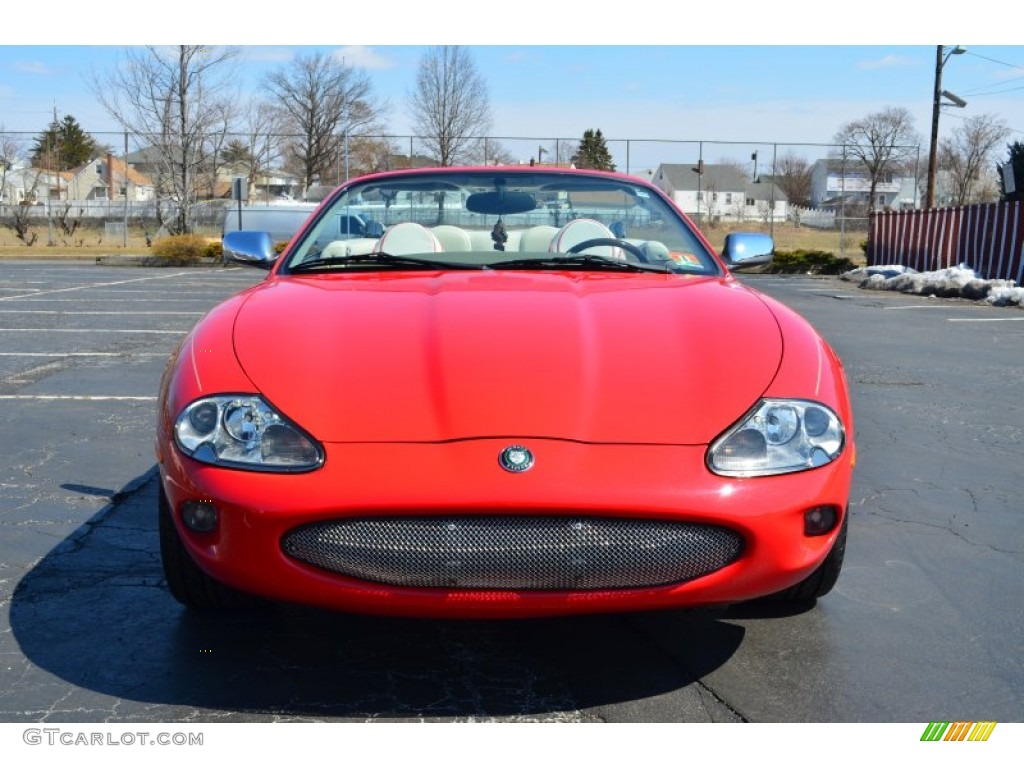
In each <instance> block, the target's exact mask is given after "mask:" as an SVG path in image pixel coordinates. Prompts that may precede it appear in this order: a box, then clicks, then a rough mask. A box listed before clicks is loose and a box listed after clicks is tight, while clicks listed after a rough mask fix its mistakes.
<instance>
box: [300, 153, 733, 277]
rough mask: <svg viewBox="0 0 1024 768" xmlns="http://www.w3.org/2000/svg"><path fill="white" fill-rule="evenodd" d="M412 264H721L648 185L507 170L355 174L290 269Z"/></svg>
mask: <svg viewBox="0 0 1024 768" xmlns="http://www.w3.org/2000/svg"><path fill="white" fill-rule="evenodd" d="M413 268H423V269H438V268H440V269H448V268H459V269H587V270H591V269H593V270H609V269H611V270H621V271H643V272H674V273H684V274H718V273H719V272H720V268H719V266H718V264H717V262H716V261H715V260H714V258H713V257H712V256H711V254H710V253H709V252H708V250H707V247H706V246H705V245H704V244H703V242H702V241H701V239H700V238H699V236H697V235H696V234H695V232H694V231H693V230H692V229H691V227H690V225H689V224H688V222H686V221H685V220H684V219H683V218H682V217H681V216H680V215H679V213H677V212H676V211H675V209H673V208H672V207H671V206H670V205H669V204H668V203H667V202H666V201H665V200H664V199H663V198H662V197H661V196H660V195H659V194H658V193H657V192H656V191H655V190H654V189H653V188H651V187H649V186H648V185H646V184H643V183H637V182H633V181H630V180H629V179H627V178H625V177H619V176H610V175H604V174H596V173H593V174H591V173H578V172H572V171H558V170H554V169H552V170H535V169H530V170H528V171H527V170H523V171H516V170H509V169H501V168H493V169H492V168H481V169H479V170H456V171H451V170H437V171H428V172H410V173H389V174H381V175H377V176H367V177H365V178H364V179H360V180H357V181H355V182H354V183H352V184H350V185H349V186H348V187H346V188H345V189H344V190H342V191H341V192H340V193H339V194H338V195H337V196H336V197H335V199H334V200H333V201H332V202H331V203H330V205H329V206H328V207H326V208H324V209H323V210H322V211H321V212H320V213H319V214H318V216H317V217H316V219H315V221H314V222H313V225H312V227H311V228H310V229H308V230H307V231H306V232H305V234H304V235H303V236H302V238H301V239H300V240H299V241H298V242H297V243H296V244H295V245H294V247H293V248H292V249H290V252H289V253H288V256H287V259H286V262H285V264H284V265H283V267H282V270H281V271H282V272H283V273H288V272H292V273H299V272H313V271H321V270H322V271H331V270H345V269H353V270H366V269H378V270H379V269H413Z"/></svg>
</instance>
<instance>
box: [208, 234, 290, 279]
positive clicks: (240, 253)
mask: <svg viewBox="0 0 1024 768" xmlns="http://www.w3.org/2000/svg"><path fill="white" fill-rule="evenodd" d="M221 244H222V247H223V250H224V258H225V259H231V260H232V261H237V262H239V263H240V264H248V265H250V266H253V267H260V268H261V269H270V268H271V267H273V266H274V262H276V261H277V255H278V254H277V253H276V252H275V251H274V241H273V240H272V239H271V237H270V233H269V232H253V231H250V230H242V231H240V232H228V233H227V234H226V235H224V239H223V241H222V243H221Z"/></svg>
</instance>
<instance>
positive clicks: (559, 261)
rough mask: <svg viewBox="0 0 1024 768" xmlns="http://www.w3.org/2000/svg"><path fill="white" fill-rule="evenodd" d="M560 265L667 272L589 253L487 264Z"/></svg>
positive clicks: (498, 266) (508, 266) (502, 266)
mask: <svg viewBox="0 0 1024 768" xmlns="http://www.w3.org/2000/svg"><path fill="white" fill-rule="evenodd" d="M562 267H570V268H572V267H594V268H596V269H609V270H613V271H616V272H657V273H660V274H664V273H666V272H668V270H667V269H666V268H665V267H661V266H658V265H656V264H639V263H637V262H635V261H623V260H622V259H613V258H611V257H608V256H596V255H594V254H590V253H575V254H561V255H551V256H542V257H540V258H535V259H530V258H523V259H509V260H508V261H496V262H492V263H491V264H488V265H487V268H488V269H552V268H555V269H560V268H562Z"/></svg>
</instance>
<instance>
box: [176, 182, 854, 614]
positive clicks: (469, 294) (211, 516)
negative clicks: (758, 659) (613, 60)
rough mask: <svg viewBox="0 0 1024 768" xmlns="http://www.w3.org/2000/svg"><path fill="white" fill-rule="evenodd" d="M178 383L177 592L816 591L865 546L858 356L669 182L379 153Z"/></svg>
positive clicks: (565, 607)
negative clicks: (850, 530)
mask: <svg viewBox="0 0 1024 768" xmlns="http://www.w3.org/2000/svg"><path fill="white" fill-rule="evenodd" d="M224 249H225V253H226V254H227V255H228V256H229V257H230V258H232V259H235V260H237V261H244V262H249V263H252V264H255V265H259V266H263V267H265V268H267V269H269V273H268V276H267V278H266V279H265V280H264V281H262V282H260V283H259V284H258V285H256V286H254V287H253V288H251V289H249V290H247V291H245V292H243V293H241V294H239V295H237V296H235V297H233V298H231V299H229V300H227V301H226V302H224V303H223V304H221V305H220V306H218V307H217V308H215V309H214V310H212V311H211V312H210V313H209V314H208V315H207V316H206V317H205V318H203V319H202V320H201V321H200V322H199V323H198V325H197V326H196V327H195V328H194V330H193V331H192V332H191V333H190V334H188V336H187V337H186V338H185V339H184V340H183V341H182V343H181V344H180V346H179V348H178V350H177V351H176V353H175V354H174V356H173V357H172V359H171V361H170V363H169V365H168V368H167V371H166V373H165V375H164V378H163V381H162V383H161V389H160V398H159V423H158V430H157V439H156V450H157V457H158V462H159V468H160V477H161V494H160V505H159V506H160V510H159V514H160V533H161V550H162V556H163V563H164V569H165V573H166V578H167V583H168V585H169V587H170V590H171V592H172V593H173V595H174V596H175V597H176V598H177V599H178V600H179V601H181V602H182V603H184V604H185V605H187V606H190V607H194V608H207V609H220V608H225V607H229V606H232V605H235V604H237V603H238V602H240V601H241V599H242V598H243V597H244V596H245V595H247V594H248V595H258V596H262V597H264V598H269V599H272V600H278V601H287V602H300V603H306V604H311V605H317V606H323V607H328V608H332V609H338V610H343V611H353V612H372V613H381V614H392V615H415V616H435V617H525V616H542V615H552V614H572V613H586V612H611V611H636V610H650V609H660V608H672V607H687V606H701V605H711V604H729V603H735V602H738V601H747V600H751V599H754V598H760V597H766V596H767V597H770V598H772V599H775V600H784V601H800V602H811V601H813V600H814V599H815V598H818V597H820V596H822V595H824V594H825V593H826V592H828V591H829V590H830V589H831V588H832V586H833V584H834V583H835V581H836V579H837V577H838V576H839V572H840V567H841V565H842V560H843V551H844V547H845V541H846V532H847V501H848V494H849V488H850V479H851V475H852V471H853V465H854V456H855V452H854V445H853V438H852V435H853V425H852V414H851V410H850V401H849V397H848V394H847V388H846V382H845V377H844V374H843V370H842V367H841V365H840V362H839V360H838V358H837V357H836V355H835V354H834V353H833V351H832V349H831V348H830V347H829V346H828V344H827V343H826V342H825V341H824V340H823V339H822V338H821V337H820V336H819V335H818V334H817V333H816V332H815V331H814V330H813V329H812V328H811V327H810V325H809V324H808V323H807V322H806V321H804V320H803V319H802V318H800V317H799V316H798V315H796V314H795V313H794V312H792V311H791V310H789V309H787V308H786V307H785V306H783V305H781V304H779V303H777V302H775V301H773V300H771V299H770V298H768V297H766V296H763V295H761V294H759V293H757V292H756V291H754V290H752V289H751V288H749V287H747V286H745V285H743V284H741V282H739V281H738V280H737V279H736V278H735V277H733V275H732V272H731V270H733V269H736V268H739V267H742V266H749V265H754V264H764V263H766V262H768V261H769V260H770V259H771V254H772V250H773V244H772V241H771V238H770V237H768V236H766V235H761V234H756V233H751V234H739V235H732V236H730V237H729V239H728V241H727V242H726V245H725V248H724V250H723V253H722V254H721V256H719V255H716V254H715V253H714V252H713V251H712V249H711V247H710V246H709V245H708V243H707V242H706V241H705V239H704V238H703V237H702V236H701V234H700V233H699V232H698V230H697V229H696V228H695V227H694V226H693V224H692V223H691V222H690V221H689V220H688V219H687V218H686V217H685V216H684V215H683V214H682V213H681V212H680V211H679V210H678V208H677V207H676V206H675V205H674V203H673V202H672V201H671V200H670V199H669V198H668V197H666V196H665V195H664V194H663V193H662V192H661V191H660V190H659V189H657V188H656V187H654V186H652V185H651V184H648V183H646V182H645V181H642V180H639V179H637V178H634V177H630V176H626V175H620V174H610V173H600V172H594V171H577V170H561V169H553V168H539V167H500V166H495V167H477V168H457V169H452V168H446V169H424V170H417V171H402V172H391V173H383V174H378V175H373V176H365V177H361V178H358V179H355V180H353V181H351V182H350V183H347V184H346V185H344V186H343V187H341V188H339V189H338V190H336V191H335V192H334V193H333V194H332V195H331V196H330V197H329V198H328V199H327V200H325V201H324V203H323V204H322V205H321V206H320V207H319V208H318V209H317V210H316V212H315V213H313V214H312V215H311V216H310V218H309V220H308V221H307V223H306V224H305V225H304V227H303V229H302V230H301V231H300V232H299V233H298V234H297V235H296V236H295V237H294V238H293V239H292V240H291V242H289V243H288V244H287V246H286V247H285V248H284V249H283V251H282V252H281V253H280V256H278V254H277V250H278V249H277V248H275V244H274V243H273V242H272V241H271V239H270V236H269V235H268V234H266V233H259V232H234V233H231V234H229V235H227V236H226V237H225V238H224Z"/></svg>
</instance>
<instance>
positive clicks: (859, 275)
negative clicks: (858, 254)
mask: <svg viewBox="0 0 1024 768" xmlns="http://www.w3.org/2000/svg"><path fill="white" fill-rule="evenodd" d="M840 279H842V280H847V281H849V282H854V283H858V284H859V285H860V287H861V288H865V289H867V290H871V291H900V292H901V293H912V294H914V295H916V296H940V297H942V298H954V299H969V300H971V301H984V302H986V303H987V304H991V305H993V306H996V307H1012V306H1015V307H1020V308H1022V309H1024V288H1022V287H1020V286H1018V285H1017V284H1016V282H1015V281H1013V280H983V279H981V278H979V277H978V276H977V275H976V274H975V272H974V270H973V269H971V268H970V267H968V266H967V265H966V264H961V265H960V266H959V267H950V268H948V269H940V270H938V271H935V272H917V271H916V270H913V269H910V268H909V267H904V266H902V265H899V264H891V265H884V266H874V267H860V268H858V269H854V270H851V271H849V272H846V273H844V274H842V275H840Z"/></svg>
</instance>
